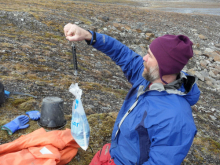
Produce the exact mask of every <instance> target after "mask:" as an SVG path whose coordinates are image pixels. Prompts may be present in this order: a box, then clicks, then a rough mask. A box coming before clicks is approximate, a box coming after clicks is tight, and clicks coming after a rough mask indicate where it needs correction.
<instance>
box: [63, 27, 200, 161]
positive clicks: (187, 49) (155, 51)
mask: <svg viewBox="0 0 220 165" xmlns="http://www.w3.org/2000/svg"><path fill="white" fill-rule="evenodd" d="M64 33H65V36H66V39H67V40H69V41H82V40H85V41H86V42H87V44H88V45H92V46H93V47H94V48H96V49H97V50H99V51H101V52H103V53H105V54H106V55H108V56H109V57H110V58H111V59H112V60H113V61H115V62H116V64H117V65H119V66H120V67H121V69H122V71H123V72H124V74H125V76H126V78H127V79H128V81H129V82H130V83H131V84H132V88H131V89H130V91H129V92H128V94H127V96H126V98H125V101H124V103H123V105H122V107H121V110H120V111H119V113H118V116H117V119H116V121H115V125H114V128H113V131H112V138H111V143H109V144H106V145H104V147H103V148H102V150H100V151H98V152H97V153H96V155H95V156H94V158H93V159H92V161H91V163H90V165H113V164H117V165H142V164H143V165H178V164H181V162H182V161H183V159H184V158H185V157H186V155H187V153H188V151H189V149H190V147H191V144H192V142H193V139H194V136H195V135H196V132H197V130H196V126H195V123H194V120H193V116H192V109H191V106H192V105H194V104H196V102H197V101H198V100H199V96H200V91H199V89H198V87H197V85H196V81H197V79H196V77H194V76H190V75H187V74H186V73H184V72H182V69H183V67H184V66H185V65H186V64H187V62H188V60H189V59H190V58H191V57H192V56H193V49H192V44H193V43H192V42H191V41H190V40H189V38H188V37H187V36H184V35H177V36H176V35H164V36H161V37H158V38H156V39H155V40H153V42H152V43H151V44H150V46H149V49H148V53H147V55H145V56H144V57H143V58H142V57H141V56H140V55H138V54H137V53H135V52H134V51H132V50H131V49H129V48H128V47H127V46H125V45H123V44H122V43H121V42H119V41H118V40H116V39H114V38H112V37H110V36H107V35H105V34H100V33H96V32H93V31H87V30H84V29H82V28H80V27H79V26H77V25H74V24H70V23H69V24H67V25H66V26H65V27H64Z"/></svg>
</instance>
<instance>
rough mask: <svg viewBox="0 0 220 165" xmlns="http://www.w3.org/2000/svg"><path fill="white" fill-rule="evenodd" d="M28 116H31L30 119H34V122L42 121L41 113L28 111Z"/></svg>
mask: <svg viewBox="0 0 220 165" xmlns="http://www.w3.org/2000/svg"><path fill="white" fill-rule="evenodd" d="M26 114H27V115H29V117H30V119H32V120H38V119H40V112H39V111H28V112H26Z"/></svg>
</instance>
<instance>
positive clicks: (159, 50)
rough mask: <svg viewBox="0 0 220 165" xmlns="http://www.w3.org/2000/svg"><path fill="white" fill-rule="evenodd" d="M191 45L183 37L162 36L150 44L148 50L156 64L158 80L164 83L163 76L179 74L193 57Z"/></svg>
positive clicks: (186, 38) (187, 39)
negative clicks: (158, 73)
mask: <svg viewBox="0 0 220 165" xmlns="http://www.w3.org/2000/svg"><path fill="white" fill-rule="evenodd" d="M192 45H193V43H192V42H191V41H190V40H189V38H188V37H186V36H184V35H178V36H176V35H164V36H161V37H158V38H156V39H154V40H153V42H152V43H151V44H150V50H151V52H152V53H153V55H154V56H155V58H156V59H157V62H158V66H159V72H160V78H161V80H162V81H163V82H164V83H166V82H165V81H164V80H163V79H162V77H163V76H164V75H170V74H176V73H179V72H180V71H181V70H182V69H183V67H184V66H185V65H186V64H187V62H188V60H189V59H190V58H191V57H192V56H193V49H192ZM166 84H167V83H166Z"/></svg>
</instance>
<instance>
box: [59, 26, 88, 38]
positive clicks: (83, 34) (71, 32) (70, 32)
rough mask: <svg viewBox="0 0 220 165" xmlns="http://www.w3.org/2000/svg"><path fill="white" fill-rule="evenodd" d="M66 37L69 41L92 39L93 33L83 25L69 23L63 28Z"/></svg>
mask: <svg viewBox="0 0 220 165" xmlns="http://www.w3.org/2000/svg"><path fill="white" fill-rule="evenodd" d="M63 30H64V34H65V36H66V39H67V40H69V41H82V40H91V39H92V34H91V33H90V32H88V31H87V30H85V29H82V28H81V27H79V26H77V25H75V24H71V23H68V24H66V25H65V26H64V28H63Z"/></svg>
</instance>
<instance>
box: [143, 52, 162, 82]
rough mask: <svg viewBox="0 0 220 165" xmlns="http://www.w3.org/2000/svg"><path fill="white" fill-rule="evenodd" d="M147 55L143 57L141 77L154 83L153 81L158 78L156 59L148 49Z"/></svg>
mask: <svg viewBox="0 0 220 165" xmlns="http://www.w3.org/2000/svg"><path fill="white" fill-rule="evenodd" d="M147 52H148V53H147V55H145V56H144V57H143V60H144V63H143V65H144V71H143V73H142V76H143V77H144V78H145V79H146V80H147V81H150V82H154V81H155V80H157V79H159V78H160V74H159V67H158V63H157V60H156V58H155V57H154V55H153V53H152V52H151V50H150V49H148V51H147Z"/></svg>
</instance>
